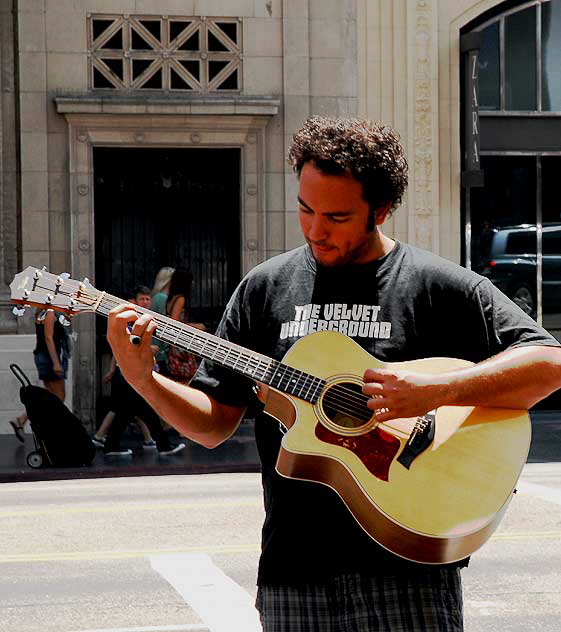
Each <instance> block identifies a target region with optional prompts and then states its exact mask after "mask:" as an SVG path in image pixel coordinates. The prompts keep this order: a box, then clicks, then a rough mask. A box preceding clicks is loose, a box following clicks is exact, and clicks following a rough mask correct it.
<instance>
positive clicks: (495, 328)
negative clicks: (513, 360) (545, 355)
mask: <svg viewBox="0 0 561 632" xmlns="http://www.w3.org/2000/svg"><path fill="white" fill-rule="evenodd" d="M474 299H475V300H476V302H477V304H478V306H479V309H481V311H482V313H483V317H484V320H485V326H486V328H487V332H488V339H489V342H490V346H491V352H492V353H493V354H496V353H499V352H501V351H505V350H506V349H511V348H515V347H523V346H529V345H543V346H550V347H559V346H561V344H560V343H559V342H558V341H557V340H556V339H555V338H554V337H553V336H552V335H551V334H549V333H548V332H547V331H546V330H545V329H544V328H543V327H540V325H538V323H537V322H536V321H535V320H534V319H533V318H531V317H530V316H528V314H525V313H524V312H523V311H522V310H521V309H520V308H519V307H518V305H515V304H514V303H513V302H512V301H511V300H510V299H509V298H508V297H507V296H505V295H504V294H503V293H502V292H501V291H500V290H499V289H497V288H496V287H495V286H494V285H493V284H492V283H491V282H490V281H489V280H487V279H483V280H482V281H481V282H480V283H478V284H477V286H476V288H475V290H474Z"/></svg>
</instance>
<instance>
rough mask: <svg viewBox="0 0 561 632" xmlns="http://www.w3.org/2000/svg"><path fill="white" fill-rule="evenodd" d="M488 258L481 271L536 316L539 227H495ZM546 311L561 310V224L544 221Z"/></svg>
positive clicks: (544, 305) (543, 299)
mask: <svg viewBox="0 0 561 632" xmlns="http://www.w3.org/2000/svg"><path fill="white" fill-rule="evenodd" d="M492 233H493V234H492V236H491V238H490V247H489V250H488V255H487V258H486V259H485V260H484V261H481V268H480V269H479V270H478V271H479V272H480V274H483V275H484V276H486V277H488V278H489V279H490V280H491V281H492V282H493V283H494V284H495V285H496V286H497V287H498V288H499V289H500V290H502V291H503V292H504V293H505V294H506V295H507V296H508V297H509V298H511V299H512V300H513V301H514V302H515V303H516V304H517V305H518V306H519V307H521V308H522V309H523V310H524V311H525V312H526V313H527V314H530V316H532V317H533V318H535V317H536V311H537V299H536V285H537V274H536V245H537V242H536V227H535V226H533V225H531V224H522V225H519V226H507V227H502V228H499V229H493V230H492ZM542 240H543V241H542V253H543V255H542V265H543V271H542V277H543V280H542V301H543V312H544V314H548V313H558V312H559V311H560V310H561V224H544V225H543V230H542Z"/></svg>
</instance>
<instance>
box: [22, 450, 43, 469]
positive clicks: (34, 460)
mask: <svg viewBox="0 0 561 632" xmlns="http://www.w3.org/2000/svg"><path fill="white" fill-rule="evenodd" d="M26 461H27V465H29V467H32V468H34V469H36V468H38V467H41V466H42V465H43V455H42V454H41V453H40V452H30V453H29V454H28V455H27V459H26Z"/></svg>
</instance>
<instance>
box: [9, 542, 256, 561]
mask: <svg viewBox="0 0 561 632" xmlns="http://www.w3.org/2000/svg"><path fill="white" fill-rule="evenodd" d="M259 550H260V545H259V543H257V542H255V543H253V544H252V543H246V544H222V545H215V546H213V545H201V546H188V547H183V548H180V549H146V550H143V551H74V552H68V553H61V552H56V553H42V554H37V553H21V554H16V555H0V564H21V563H23V562H70V561H72V562H75V561H82V562H83V561H103V560H126V559H135V558H142V557H149V556H151V555H162V554H163V553H208V554H209V555H236V554H238V553H258V552H259Z"/></svg>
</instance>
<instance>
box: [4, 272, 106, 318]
mask: <svg viewBox="0 0 561 632" xmlns="http://www.w3.org/2000/svg"><path fill="white" fill-rule="evenodd" d="M10 290H11V299H12V302H13V303H17V304H19V305H23V306H24V307H42V308H44V309H54V310H56V311H57V312H64V313H65V314H68V315H70V316H73V315H75V314H78V313H81V312H94V311H95V308H96V305H97V303H98V301H99V299H100V297H101V295H102V292H100V291H99V290H96V289H95V288H94V287H93V285H91V283H90V282H89V281H88V279H84V280H83V281H75V280H74V279H69V278H66V275H57V274H51V273H50V272H47V270H45V269H43V270H40V269H38V268H34V267H32V266H29V267H28V268H26V269H25V270H24V271H23V272H20V273H19V274H16V276H15V277H14V280H13V281H12V282H11V283H10Z"/></svg>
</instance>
